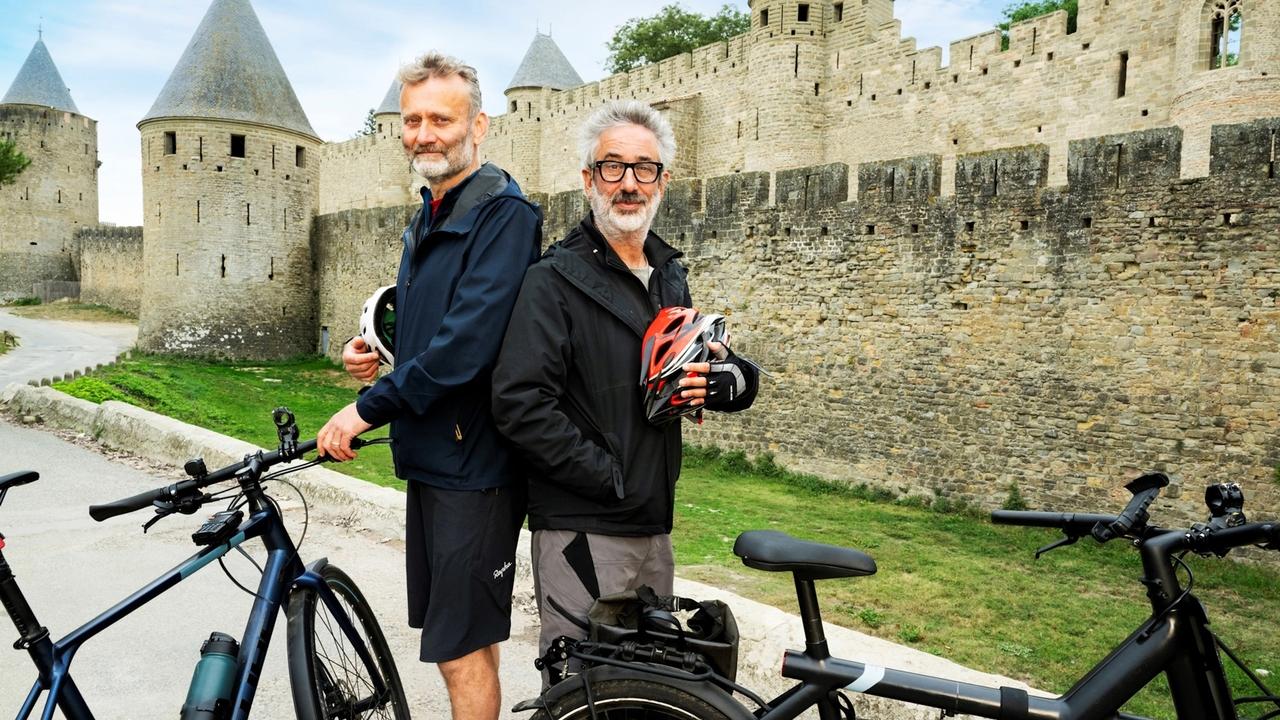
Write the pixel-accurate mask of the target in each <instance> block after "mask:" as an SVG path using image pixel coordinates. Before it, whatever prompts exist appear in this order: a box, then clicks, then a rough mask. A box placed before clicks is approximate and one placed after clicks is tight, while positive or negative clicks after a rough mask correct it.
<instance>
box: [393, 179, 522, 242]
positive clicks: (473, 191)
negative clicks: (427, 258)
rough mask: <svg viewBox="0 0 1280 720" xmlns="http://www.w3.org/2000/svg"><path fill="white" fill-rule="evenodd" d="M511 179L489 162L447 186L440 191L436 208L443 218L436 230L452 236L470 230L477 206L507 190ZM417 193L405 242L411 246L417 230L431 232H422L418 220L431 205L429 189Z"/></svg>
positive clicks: (428, 229)
mask: <svg viewBox="0 0 1280 720" xmlns="http://www.w3.org/2000/svg"><path fill="white" fill-rule="evenodd" d="M514 182H515V181H514V180H512V179H511V176H509V175H507V173H506V172H505V171H503V170H502V169H500V168H499V167H498V166H497V165H494V164H493V163H485V164H483V165H481V166H480V168H479V169H478V170H476V171H475V172H473V173H471V175H470V176H468V177H467V178H466V179H465V180H463V181H462V182H460V183H458V184H457V185H455V186H454V187H452V188H449V190H448V192H446V193H445V194H444V201H443V202H441V203H440V209H439V211H438V212H439V214H440V215H442V216H443V217H444V222H443V223H440V224H439V225H437V226H436V231H437V232H447V233H453V234H456V235H465V234H466V233H469V232H471V228H472V227H473V226H474V225H475V223H476V220H477V219H478V218H479V217H480V213H479V210H478V209H479V207H480V206H481V205H484V204H485V202H487V201H488V200H489V199H491V198H493V197H494V196H496V195H498V194H500V193H502V192H504V191H505V190H507V186H508V185H510V184H514ZM421 193H422V207H421V208H419V209H418V213H417V214H416V215H414V218H413V222H412V223H410V232H409V237H408V241H409V243H410V244H411V245H412V246H413V247H414V248H415V249H416V247H417V243H418V238H419V233H421V234H422V235H425V234H426V233H427V232H431V229H430V227H428V228H427V230H426V231H425V232H424V231H422V230H420V229H419V228H420V225H421V224H422V223H424V222H427V218H428V216H429V215H430V212H429V211H428V210H427V208H429V207H430V205H431V200H432V197H431V188H430V187H427V186H425V185H424V186H423V188H422V190H421ZM432 224H435V223H432Z"/></svg>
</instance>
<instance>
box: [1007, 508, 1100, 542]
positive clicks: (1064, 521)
mask: <svg viewBox="0 0 1280 720" xmlns="http://www.w3.org/2000/svg"><path fill="white" fill-rule="evenodd" d="M1116 519H1117V516H1115V515H1097V514H1093V513H1062V512H1040V511H1035V510H996V511H995V512H993V513H991V522H993V523H995V524H997V525H1025V526H1027V527H1051V528H1059V529H1060V530H1062V531H1063V532H1065V533H1067V534H1068V535H1072V536H1075V537H1084V536H1085V535H1088V534H1089V533H1091V532H1093V528H1094V527H1095V526H1096V525H1097V524H1098V523H1107V524H1110V523H1113V522H1115V521H1116Z"/></svg>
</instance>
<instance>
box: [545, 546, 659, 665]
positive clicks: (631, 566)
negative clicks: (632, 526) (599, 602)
mask: <svg viewBox="0 0 1280 720" xmlns="http://www.w3.org/2000/svg"><path fill="white" fill-rule="evenodd" d="M531 554H532V555H533V592H534V596H535V597H536V598H537V600H538V618H539V620H540V622H541V624H542V631H541V633H540V634H539V635H538V652H539V653H540V654H545V653H546V652H547V648H549V647H551V641H552V640H555V639H556V638H558V637H560V636H561V635H568V636H569V637H576V638H586V637H587V631H586V630H584V629H582V628H581V627H579V626H578V625H577V624H575V623H574V622H573V621H571V620H570V619H568V618H566V617H565V615H564V613H562V612H561V611H560V610H563V611H565V612H566V613H568V614H570V615H572V616H573V617H574V618H577V619H578V620H579V621H581V622H583V623H585V622H586V619H587V611H588V610H589V609H590V608H591V603H592V602H594V601H595V599H596V598H598V597H601V596H604V595H612V594H613V593H618V592H622V591H624V590H634V589H635V588H637V587H640V586H641V585H648V586H649V587H652V588H653V589H654V590H655V591H656V592H657V593H658V594H659V595H671V594H672V582H673V580H674V576H675V558H674V556H673V555H672V553H671V536H670V535H667V534H662V535H649V536H645V537H617V536H613V535H596V534H594V533H580V532H574V531H572V530H535V531H534V533H533V544H532V547H531ZM548 598H550V599H551V600H554V604H555V605H558V606H559V609H557V608H556V607H553V605H552V603H551V602H549V601H548ZM543 676H544V677H543V682H544V684H545V683H546V673H545V671H544V673H543Z"/></svg>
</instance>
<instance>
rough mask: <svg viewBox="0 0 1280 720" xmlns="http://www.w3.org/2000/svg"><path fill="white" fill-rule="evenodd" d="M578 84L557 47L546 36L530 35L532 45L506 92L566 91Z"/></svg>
mask: <svg viewBox="0 0 1280 720" xmlns="http://www.w3.org/2000/svg"><path fill="white" fill-rule="evenodd" d="M581 84H582V77H581V76H579V75H578V71H576V70H574V69H573V66H572V65H570V64H569V59H568V58H566V57H565V56H564V53H563V52H560V46H559V45H556V41H555V40H552V39H551V36H550V35H543V34H542V33H540V32H538V33H534V35H533V43H532V44H530V45H529V49H528V50H527V51H525V54H524V59H523V60H521V61H520V67H519V68H518V69H517V70H516V74H515V76H513V77H512V78H511V83H510V84H508V85H507V90H508V91H511V90H514V89H516V88H550V89H552V90H566V89H568V88H571V87H577V86H579V85H581Z"/></svg>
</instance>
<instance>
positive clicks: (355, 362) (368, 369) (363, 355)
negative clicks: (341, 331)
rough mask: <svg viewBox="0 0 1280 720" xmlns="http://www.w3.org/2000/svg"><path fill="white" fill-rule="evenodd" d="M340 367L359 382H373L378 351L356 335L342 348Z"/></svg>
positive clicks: (376, 370)
mask: <svg viewBox="0 0 1280 720" xmlns="http://www.w3.org/2000/svg"><path fill="white" fill-rule="evenodd" d="M342 366H343V367H345V368H346V369H347V374H348V375H350V376H351V377H353V378H355V379H357V380H359V381H360V382H373V380H374V378H376V377H378V351H377V350H373V349H370V347H369V345H368V344H367V343H365V341H364V338H362V337H360V336H359V335H357V336H355V337H353V338H351V340H349V341H348V342H347V344H346V345H343V346H342ZM335 417H336V416H335Z"/></svg>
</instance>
